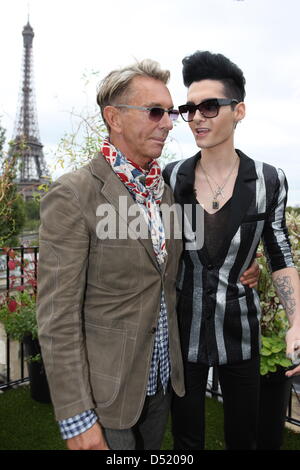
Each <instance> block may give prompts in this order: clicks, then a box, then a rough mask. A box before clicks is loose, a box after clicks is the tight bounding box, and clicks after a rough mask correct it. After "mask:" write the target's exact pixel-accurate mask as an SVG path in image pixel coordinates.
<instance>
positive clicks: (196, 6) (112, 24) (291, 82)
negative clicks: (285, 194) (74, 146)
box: [0, 0, 300, 205]
mask: <svg viewBox="0 0 300 470" xmlns="http://www.w3.org/2000/svg"><path fill="white" fill-rule="evenodd" d="M0 12H1V16H0V44H1V46H0V47H1V48H0V51H1V64H2V66H1V75H0V85H1V86H0V119H1V123H2V125H3V126H4V127H5V128H6V129H7V138H8V140H9V139H10V138H11V137H12V134H13V129H14V123H15V119H16V111H17V105H18V95H19V88H20V83H21V70H22V69H21V65H22V56H23V38H22V30H23V27H24V26H25V24H26V23H27V19H28V12H29V18H30V24H31V26H32V27H33V30H34V34H35V37H34V41H33V56H34V83H35V95H36V102H37V115H38V124H39V132H40V137H41V142H42V143H43V145H44V153H45V156H46V159H47V162H48V164H49V165H50V167H51V168H53V162H54V154H55V150H56V149H57V146H58V144H59V142H60V140H61V138H62V137H63V136H64V134H65V133H67V132H72V129H73V127H72V126H74V122H73V121H72V117H71V116H72V112H73V113H74V112H75V113H77V114H81V113H82V112H86V111H87V110H88V112H89V110H91V113H93V112H94V111H95V96H96V88H97V84H98V82H99V81H100V80H101V78H103V77H104V76H105V75H106V74H107V73H108V72H110V71H111V70H112V69H115V68H118V67H122V66H125V65H128V64H130V63H132V62H134V61H135V59H139V60H141V59H143V58H147V57H149V58H152V59H154V60H157V61H158V62H160V64H161V66H162V67H163V68H166V69H169V70H170V71H171V80H170V83H169V89H170V91H171V94H172V97H173V101H174V105H175V106H178V105H180V104H184V103H185V102H186V89H185V87H184V85H183V83H182V74H181V73H182V63H181V61H182V58H183V57H184V56H186V55H189V54H191V53H193V52H195V51H196V50H198V49H200V50H209V51H211V52H220V53H222V54H224V55H226V56H227V57H229V58H230V59H231V60H232V61H233V62H235V63H236V64H237V65H238V66H239V67H240V68H241V69H242V70H243V72H244V75H245V77H246V100H245V103H246V109H247V114H246V118H245V119H244V120H243V122H242V123H241V124H240V125H239V126H238V128H237V130H236V136H235V145H236V148H239V149H241V150H243V152H244V153H246V154H247V155H248V156H250V157H252V158H254V159H256V160H262V161H265V162H267V163H270V164H272V165H274V166H276V167H280V168H282V169H283V170H284V172H285V174H286V176H287V179H288V182H289V188H290V190H289V199H288V204H289V205H300V178H299V176H300V141H299V135H300V117H299V116H300V112H299V105H300V60H299V59H300V57H299V56H300V28H299V18H300V2H299V0H284V1H280V0H205V1H204V0H184V1H183V0H151V1H147V2H145V1H143V0H127V1H124V0H110V1H102V0H84V1H83V0H0ZM169 148H170V150H171V151H172V153H174V154H175V155H176V158H177V159H181V158H187V157H189V156H192V155H194V154H195V153H196V152H197V150H198V149H197V147H196V145H195V143H194V141H193V136H192V133H191V131H190V129H189V127H188V124H186V123H184V122H183V121H182V120H181V119H180V120H179V122H178V124H177V125H176V126H175V128H174V129H173V130H172V131H171V134H170V143H169ZM60 171H63V170H60ZM58 174H59V173H54V177H57V176H58Z"/></svg>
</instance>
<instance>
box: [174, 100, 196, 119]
mask: <svg viewBox="0 0 300 470" xmlns="http://www.w3.org/2000/svg"><path fill="white" fill-rule="evenodd" d="M178 109H179V112H180V114H181V117H182V119H183V120H184V121H186V122H189V121H192V120H193V119H194V116H195V112H196V106H195V105H192V104H184V105H182V106H179V108H178Z"/></svg>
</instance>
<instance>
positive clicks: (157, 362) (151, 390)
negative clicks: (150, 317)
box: [59, 291, 170, 439]
mask: <svg viewBox="0 0 300 470" xmlns="http://www.w3.org/2000/svg"><path fill="white" fill-rule="evenodd" d="M158 373H159V377H160V381H161V384H162V386H163V389H164V392H165V393H166V389H167V386H168V382H169V378H170V358H169V332H168V317H167V306H166V301H165V296H164V292H163V291H162V295H161V303H160V313H159V318H158V323H157V329H156V333H155V339H154V348H153V354H152V360H151V366H150V373H149V380H148V385H147V395H155V393H156V391H157V382H158ZM97 419H98V418H97V415H96V413H95V411H94V410H87V411H84V412H83V413H80V414H78V415H76V416H73V417H72V418H68V419H64V420H62V421H59V426H60V431H61V435H62V438H63V439H71V438H72V437H75V436H77V435H78V434H81V433H83V432H85V431H87V430H88V429H89V428H91V427H92V426H93V425H94V424H95V422H96V421H97Z"/></svg>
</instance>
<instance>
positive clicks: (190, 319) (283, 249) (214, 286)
mask: <svg viewBox="0 0 300 470" xmlns="http://www.w3.org/2000/svg"><path fill="white" fill-rule="evenodd" d="M237 153H238V155H239V157H240V166H239V171H238V175H237V179H236V183H235V187H234V191H233V195H232V198H231V207H230V211H231V212H230V217H229V220H228V224H227V229H226V231H225V232H224V233H221V234H220V236H221V237H222V239H223V242H222V244H221V247H220V250H219V252H218V253H217V255H216V258H215V261H214V264H213V263H212V262H211V260H210V259H209V255H208V252H207V250H206V248H205V245H204V246H203V247H202V248H201V249H195V250H193V249H189V250H187V249H185V250H184V252H183V255H182V260H181V268H180V272H179V276H178V282H177V289H178V303H177V306H178V307H177V309H178V319H179V328H180V334H181V345H182V352H183V357H184V359H185V360H187V361H189V362H200V363H204V364H207V365H209V366H212V365H221V364H230V363H235V362H240V361H243V360H247V359H250V358H252V357H255V356H256V355H258V354H259V345H260V314H261V309H260V302H259V297H258V294H257V291H256V290H255V289H252V288H249V287H247V286H244V285H242V284H241V282H240V281H239V278H240V276H241V274H242V273H243V272H244V271H245V269H246V268H247V267H248V266H249V265H250V264H251V263H252V261H253V259H254V257H255V253H256V250H257V246H258V244H259V241H260V239H262V240H263V243H264V246H265V250H266V256H267V259H268V263H269V266H270V269H271V270H272V271H276V270H278V269H282V268H285V267H290V266H294V264H293V260H292V255H291V250H290V243H289V238H288V232H287V228H286V223H285V207H286V200H287V189H288V187H287V181H286V178H285V175H284V173H283V171H282V170H280V169H276V168H274V167H273V166H271V165H268V164H266V163H262V162H259V161H254V160H252V159H251V158H249V157H247V156H246V155H245V154H243V153H242V152H241V151H239V150H237ZM199 158H201V152H198V153H197V154H196V155H195V156H193V157H191V158H188V159H186V160H181V161H179V162H172V163H170V164H169V165H167V167H166V168H165V170H164V178H165V180H166V182H167V184H169V185H170V186H171V188H172V189H173V192H174V196H175V200H176V202H177V203H179V204H180V205H181V206H182V207H183V206H184V205H185V204H193V205H194V206H195V204H196V200H195V197H194V196H193V189H194V179H195V173H194V172H195V167H196V164H197V161H198V160H199ZM183 224H184V232H185V234H186V233H187V228H189V230H190V229H191V227H187V224H188V222H187V220H185V222H183ZM193 227H195V225H194V223H193ZM184 240H185V242H186V241H187V238H186V236H184Z"/></svg>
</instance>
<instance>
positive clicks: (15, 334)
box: [0, 252, 51, 403]
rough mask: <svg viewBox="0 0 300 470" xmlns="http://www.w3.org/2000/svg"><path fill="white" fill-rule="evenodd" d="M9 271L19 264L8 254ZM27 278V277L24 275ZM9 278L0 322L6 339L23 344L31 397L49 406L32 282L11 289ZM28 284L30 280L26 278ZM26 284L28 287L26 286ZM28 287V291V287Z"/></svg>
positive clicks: (13, 286) (0, 308)
mask: <svg viewBox="0 0 300 470" xmlns="http://www.w3.org/2000/svg"><path fill="white" fill-rule="evenodd" d="M11 256H12V257H13V260H10V261H9V262H8V263H10V266H9V269H12V270H13V269H15V268H16V266H17V264H18V263H19V261H18V260H17V259H16V258H15V256H14V253H13V252H11ZM27 275H28V273H27ZM15 280H16V279H15V276H11V281H12V283H11V289H10V290H9V291H8V292H7V293H6V294H5V295H3V296H2V298H1V299H0V322H1V323H2V324H3V326H4V329H5V332H6V334H7V335H8V337H9V338H10V339H12V340H15V341H19V342H20V343H23V345H24V349H25V356H26V358H27V363H28V373H29V378H30V391H31V397H32V398H33V399H35V400H37V401H40V402H43V403H49V402H50V401H51V400H50V393H49V387H48V382H47V379H46V374H45V370H44V366H43V361H42V357H41V349H40V345H39V341H38V329H37V320H36V293H35V290H34V289H32V286H33V287H34V283H33V282H29V283H28V279H27V283H26V284H23V285H19V286H15ZM29 280H30V276H29ZM28 284H29V285H28ZM30 285H31V289H29V288H28V287H29V286H30Z"/></svg>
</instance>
